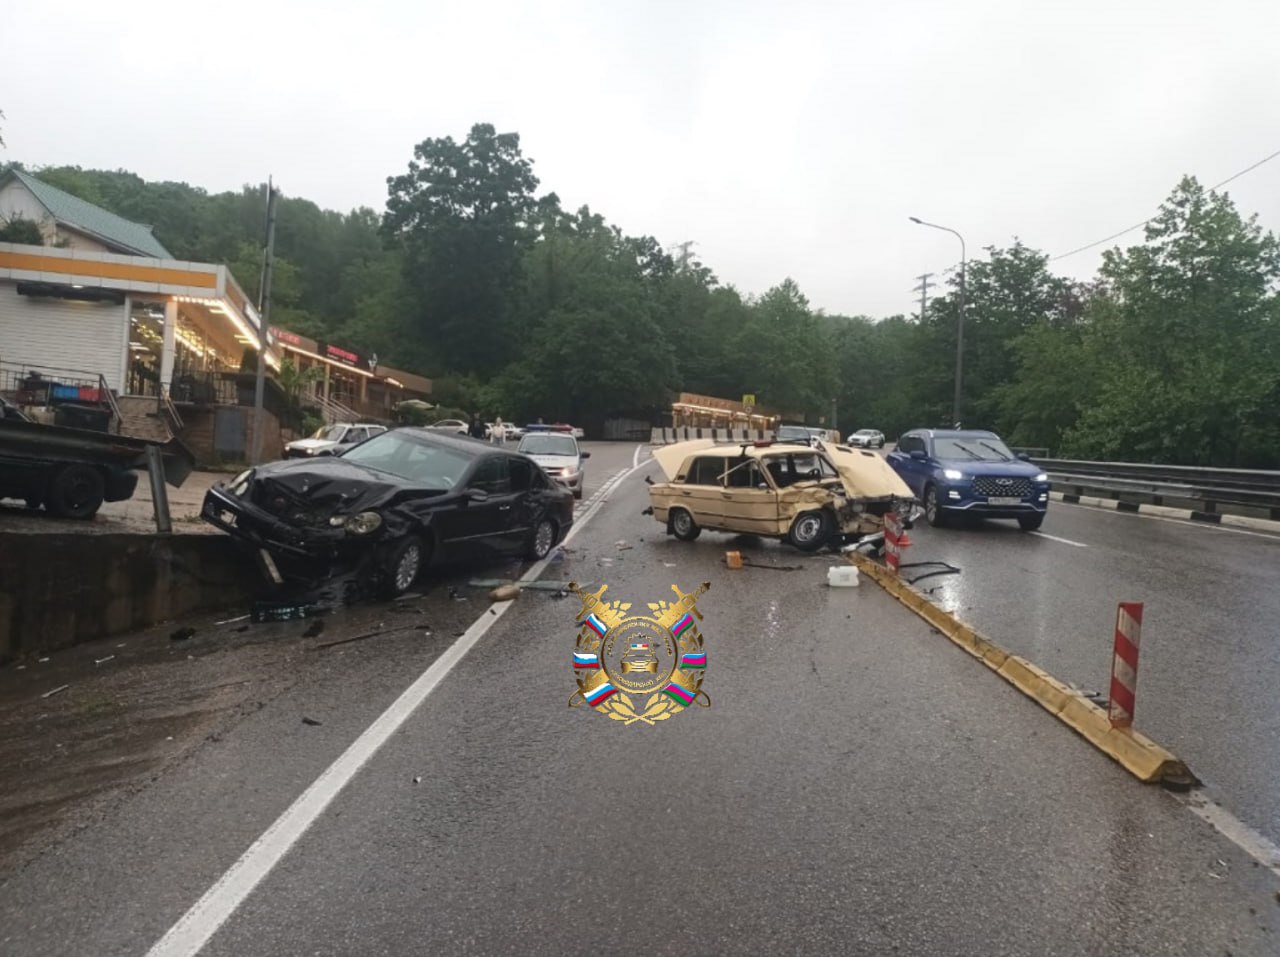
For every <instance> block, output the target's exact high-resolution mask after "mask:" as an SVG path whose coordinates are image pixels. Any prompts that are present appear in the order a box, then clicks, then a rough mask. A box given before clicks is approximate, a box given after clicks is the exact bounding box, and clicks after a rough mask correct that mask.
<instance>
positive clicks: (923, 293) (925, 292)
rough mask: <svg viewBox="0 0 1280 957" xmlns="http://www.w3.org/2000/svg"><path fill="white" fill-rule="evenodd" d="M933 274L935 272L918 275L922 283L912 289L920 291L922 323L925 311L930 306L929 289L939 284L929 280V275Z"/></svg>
mask: <svg viewBox="0 0 1280 957" xmlns="http://www.w3.org/2000/svg"><path fill="white" fill-rule="evenodd" d="M932 275H933V273H931V272H927V273H925V274H924V275H923V276H916V278H917V279H919V280H920V285H918V286H916V288H915V289H913V290H911V291H912V292H918V293H920V321H921V322H922V323H923V322H924V317H925V314H926V313H925V311H926V310H927V309H928V308H929V290H930V288H932V287H933V286H936V285H937V283H932V282H929V277H930V276H932Z"/></svg>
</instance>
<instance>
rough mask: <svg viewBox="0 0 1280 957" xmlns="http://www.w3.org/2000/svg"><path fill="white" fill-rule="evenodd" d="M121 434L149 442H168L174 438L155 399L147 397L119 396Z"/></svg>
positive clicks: (117, 399) (117, 401)
mask: <svg viewBox="0 0 1280 957" xmlns="http://www.w3.org/2000/svg"><path fill="white" fill-rule="evenodd" d="M116 404H117V405H118V406H119V407H120V419H121V421H120V434H121V435H128V436H132V437H133V438H135V439H146V440H147V441H149V442H168V441H169V440H170V439H172V438H173V432H172V431H170V429H169V423H168V422H167V421H166V420H165V417H164V415H163V414H162V413H161V412H160V410H159V406H158V404H157V402H156V400H155V399H152V398H147V397H146V396H118V397H117V398H116Z"/></svg>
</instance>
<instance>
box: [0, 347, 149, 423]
mask: <svg viewBox="0 0 1280 957" xmlns="http://www.w3.org/2000/svg"><path fill="white" fill-rule="evenodd" d="M0 392H3V393H5V394H6V395H8V396H11V397H12V400H13V402H14V403H15V404H16V405H18V406H19V407H23V406H38V407H53V408H57V407H58V406H59V405H66V406H67V407H72V406H80V407H83V406H98V407H99V408H102V409H103V410H104V411H109V412H110V413H111V419H110V422H109V423H108V424H107V431H108V432H114V433H119V431H120V425H121V423H122V422H123V420H124V416H123V415H122V414H121V412H120V406H119V405H118V404H117V403H116V397H115V393H113V392H112V391H111V389H110V388H109V387H108V386H107V380H106V377H105V376H103V375H102V373H100V372H91V371H89V370H88V369H67V368H62V367H60V366H46V365H39V364H37V363H31V362H22V363H14V362H0Z"/></svg>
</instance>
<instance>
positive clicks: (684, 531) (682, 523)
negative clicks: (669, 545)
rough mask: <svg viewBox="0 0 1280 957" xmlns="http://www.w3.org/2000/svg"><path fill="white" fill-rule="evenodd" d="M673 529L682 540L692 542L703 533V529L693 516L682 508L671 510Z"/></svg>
mask: <svg viewBox="0 0 1280 957" xmlns="http://www.w3.org/2000/svg"><path fill="white" fill-rule="evenodd" d="M671 531H672V533H673V534H674V535H675V537H676V538H678V539H680V541H682V542H691V541H693V540H694V539H695V538H697V537H698V536H699V535H701V534H702V529H701V528H699V527H698V523H697V522H695V521H694V520H693V516H692V515H690V514H689V513H688V512H686V511H685V510H684V509H682V508H677V509H673V510H672V512H671Z"/></svg>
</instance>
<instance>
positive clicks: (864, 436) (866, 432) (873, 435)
mask: <svg viewBox="0 0 1280 957" xmlns="http://www.w3.org/2000/svg"><path fill="white" fill-rule="evenodd" d="M847 444H848V445H852V446H855V447H857V448H860V449H882V448H884V433H883V432H877V431H876V430H875V429H859V430H858V431H857V432H854V433H853V434H852V435H850V436H849V441H848V443H847Z"/></svg>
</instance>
